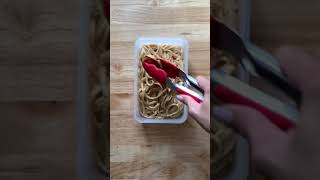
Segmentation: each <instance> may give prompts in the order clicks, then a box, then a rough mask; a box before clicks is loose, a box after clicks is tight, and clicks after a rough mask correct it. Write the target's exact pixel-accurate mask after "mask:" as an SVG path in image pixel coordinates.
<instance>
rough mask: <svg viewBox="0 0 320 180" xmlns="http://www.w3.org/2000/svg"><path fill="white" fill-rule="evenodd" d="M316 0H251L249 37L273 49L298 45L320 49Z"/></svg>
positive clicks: (319, 26)
mask: <svg viewBox="0 0 320 180" xmlns="http://www.w3.org/2000/svg"><path fill="white" fill-rule="evenodd" d="M319 8H320V2H319V1H315V0H312V1H308V2H301V1H298V0H294V1H290V0H283V1H276V0H271V1H263V0H257V1H253V12H252V13H253V15H252V39H253V41H254V42H256V43H257V44H258V45H260V46H262V47H264V48H266V49H268V50H272V51H274V50H275V49H276V48H278V47H280V46H285V45H289V46H297V47H301V48H304V49H307V50H312V51H318V52H319V51H320V18H319Z"/></svg>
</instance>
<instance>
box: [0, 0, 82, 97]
mask: <svg viewBox="0 0 320 180" xmlns="http://www.w3.org/2000/svg"><path fill="white" fill-rule="evenodd" d="M77 7H78V2H77V1H75V0H73V1H63V0H58V1H49V0H44V1H42V0H33V1H26V0H10V1H1V2H0V21H1V23H0V39H1V41H0V82H1V83H0V89H1V93H0V100H1V101H19V100H23V101H37V100H39V101H51V100H56V101H64V100H71V99H73V98H74V92H75V89H74V88H75V83H74V82H75V75H76V71H75V66H76V64H77V63H76V57H77V56H76V48H77V42H76V40H77V34H78V33H77V32H78V30H77V26H78V22H79V19H78V17H79V16H78V8H77Z"/></svg>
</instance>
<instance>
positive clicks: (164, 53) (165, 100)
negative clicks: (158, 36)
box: [138, 44, 183, 119]
mask: <svg viewBox="0 0 320 180" xmlns="http://www.w3.org/2000/svg"><path fill="white" fill-rule="evenodd" d="M182 54H183V51H182V48H181V47H179V46H174V45H157V44H149V45H144V46H142V48H141V50H140V52H139V64H138V78H139V83H138V86H139V87H138V98H139V111H140V114H141V116H143V117H145V118H161V119H164V118H169V119H170V118H177V117H179V116H181V115H182V113H183V104H182V103H181V102H180V101H178V100H177V99H176V95H175V92H174V91H173V90H171V89H170V88H168V87H166V86H165V85H163V84H160V83H159V82H157V81H156V80H154V79H153V78H152V77H150V76H149V75H148V73H147V72H146V71H145V70H144V68H143V66H142V63H143V60H144V58H145V57H146V56H154V57H155V58H157V57H161V58H164V59H166V60H168V61H170V62H172V63H174V64H175V65H176V66H177V67H178V68H180V69H182V68H183V55H182ZM174 81H175V82H176V83H180V84H182V80H181V79H179V78H176V79H174Z"/></svg>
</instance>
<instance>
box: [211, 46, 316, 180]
mask: <svg viewBox="0 0 320 180" xmlns="http://www.w3.org/2000/svg"><path fill="white" fill-rule="evenodd" d="M277 56H278V58H279V59H280V60H281V66H282V68H283V70H284V72H285V73H286V74H287V76H288V79H289V81H291V82H292V83H293V84H294V85H296V86H297V87H298V88H299V89H300V90H301V91H302V95H303V102H302V106H301V109H300V118H299V121H298V123H297V125H296V128H294V129H291V130H289V131H288V132H284V131H282V130H280V129H279V128H278V127H277V126H275V125H273V124H272V123H271V122H270V121H269V120H268V119H267V118H266V117H265V116H263V115H262V114H261V113H260V112H257V111H255V110H254V109H251V108H247V107H243V106H238V105H225V106H223V107H214V109H213V114H214V117H215V118H216V119H219V120H221V121H223V122H225V123H227V124H230V125H231V126H232V127H234V128H235V129H236V130H237V131H238V132H239V133H240V134H241V135H243V136H244V137H246V138H247V139H248V141H249V144H250V149H251V157H252V159H253V161H254V163H255V164H256V167H257V170H259V171H260V172H262V173H263V174H264V175H266V176H268V177H269V178H270V179H281V180H282V179H290V180H294V179H319V177H320V171H319V167H320V141H319V140H318V138H319V137H320V130H319V128H320V121H319V119H318V118H319V116H320V111H319V107H320V78H319V77H320V58H318V59H316V58H315V57H312V56H311V55H309V54H307V53H305V52H303V51H301V50H299V49H296V48H281V49H280V50H279V51H278V52H277Z"/></svg>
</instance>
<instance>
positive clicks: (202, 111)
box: [177, 76, 210, 132]
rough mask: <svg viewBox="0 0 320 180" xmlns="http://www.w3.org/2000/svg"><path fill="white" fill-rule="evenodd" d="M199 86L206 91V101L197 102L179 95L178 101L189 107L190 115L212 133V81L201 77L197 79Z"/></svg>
mask: <svg viewBox="0 0 320 180" xmlns="http://www.w3.org/2000/svg"><path fill="white" fill-rule="evenodd" d="M197 82H198V84H199V86H200V87H201V88H202V89H203V90H204V101H203V102H202V103H200V104H199V103H198V102H196V101H195V100H194V99H192V98H191V97H190V96H186V95H178V96H177V99H178V100H180V101H181V102H183V103H185V104H186V105H188V107H189V113H190V115H191V116H192V117H193V118H194V119H195V120H196V121H197V122H198V123H199V124H200V126H201V127H202V128H204V129H205V130H206V131H207V132H210V80H209V79H207V78H205V77H202V76H199V77H197Z"/></svg>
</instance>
